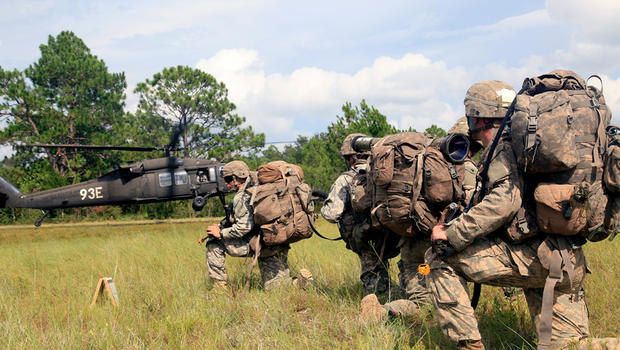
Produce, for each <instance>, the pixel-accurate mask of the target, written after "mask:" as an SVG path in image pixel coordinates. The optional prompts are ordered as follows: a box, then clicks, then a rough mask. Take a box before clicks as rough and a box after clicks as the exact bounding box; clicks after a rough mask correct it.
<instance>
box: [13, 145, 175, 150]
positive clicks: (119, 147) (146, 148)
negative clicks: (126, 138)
mask: <svg viewBox="0 0 620 350" xmlns="http://www.w3.org/2000/svg"><path fill="white" fill-rule="evenodd" d="M15 146H16V147H41V148H79V149H93V150H115V151H137V152H151V151H163V150H165V147H133V146H109V145H70V144H52V143H27V144H21V145H15Z"/></svg>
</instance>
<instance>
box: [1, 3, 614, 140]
mask: <svg viewBox="0 0 620 350" xmlns="http://www.w3.org/2000/svg"><path fill="white" fill-rule="evenodd" d="M618 18H620V2H617V1H611V0H609V1H600V0H590V1H587V2H586V1H581V0H548V1H546V2H543V1H520V2H506V1H449V0H445V1H442V0H437V1H389V0H387V1H381V2H378V1H362V0H358V1H321V0H316V1H245V0H225V1H174V2H172V1H156V0H153V1H98V2H96V1H44V0H43V1H33V0H22V1H19V2H8V1H3V2H2V3H0V28H1V29H0V66H2V68H4V69H13V68H17V69H24V68H25V67H27V66H28V65H30V64H32V63H33V62H35V61H36V60H37V59H38V58H39V56H40V52H39V48H38V47H39V45H40V44H43V43H46V42H47V37H48V35H57V34H58V33H59V32H60V31H62V30H71V31H73V32H74V33H76V35H78V36H79V37H80V38H82V39H83V40H84V42H85V43H86V45H87V46H88V47H90V49H91V51H92V52H93V53H94V54H95V55H97V56H98V57H99V58H101V59H103V60H104V61H105V62H106V63H107V65H108V68H109V70H110V71H112V72H125V74H126V76H127V82H128V86H129V88H128V91H127V95H128V99H127V108H128V109H129V110H132V109H134V108H135V106H136V102H137V100H136V97H135V96H134V95H133V93H132V90H133V89H134V88H135V86H136V84H137V83H139V82H142V81H144V80H146V79H147V78H150V77H151V76H152V75H153V74H155V73H157V72H159V71H161V70H162V69H163V68H164V67H169V66H174V65H179V64H180V65H188V66H191V67H197V68H200V69H203V70H205V71H206V72H208V73H210V74H212V75H214V76H215V77H216V78H217V79H218V80H220V81H223V82H224V83H225V84H226V85H227V87H228V88H229V97H230V99H231V100H232V101H233V102H234V103H235V104H236V105H237V111H238V113H239V114H241V115H243V116H245V117H246V119H247V123H248V124H249V125H252V126H253V127H254V128H255V129H256V130H257V131H260V132H264V133H265V134H266V136H267V141H282V140H294V139H295V138H296V135H299V134H303V135H311V134H313V133H315V132H319V131H324V130H325V129H326V127H327V125H329V123H330V122H332V121H333V120H335V118H336V115H340V114H341V112H340V108H341V106H342V104H343V103H344V102H346V101H350V102H352V103H353V104H359V102H360V101H361V99H362V98H365V99H366V100H367V102H368V103H369V104H371V105H373V106H375V107H377V108H378V109H379V110H380V111H381V112H382V113H384V114H385V115H386V116H387V117H388V120H389V121H390V122H391V123H393V124H394V125H396V126H397V127H399V128H408V127H414V128H416V129H418V130H423V129H424V128H426V127H428V126H430V125H431V124H437V125H439V126H441V127H443V128H446V129H447V128H449V127H450V126H451V124H452V123H453V122H454V121H455V120H456V119H457V118H458V117H460V116H461V115H462V114H463V105H462V101H463V96H464V95H465V91H466V90H467V88H468V87H469V86H470V85H471V84H472V83H474V82H476V81H480V80H486V79H500V80H504V81H506V82H508V83H509V84H511V85H513V86H514V87H515V88H516V89H518V88H519V87H520V85H521V82H522V81H523V79H524V78H525V77H529V76H536V75H540V74H543V73H546V72H548V71H550V70H552V69H555V68H565V69H572V70H574V71H576V72H577V73H579V74H581V75H582V76H584V77H587V76H589V75H591V74H599V75H601V76H602V77H603V80H604V89H605V90H604V92H605V96H606V98H607V102H608V104H609V105H610V106H611V107H612V111H615V110H618V109H619V108H620V21H618V20H617V19H618ZM614 121H615V122H616V119H615V118H614Z"/></svg>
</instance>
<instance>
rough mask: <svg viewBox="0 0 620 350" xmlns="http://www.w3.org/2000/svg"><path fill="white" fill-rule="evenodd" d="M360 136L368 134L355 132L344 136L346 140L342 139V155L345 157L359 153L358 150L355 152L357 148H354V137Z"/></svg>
mask: <svg viewBox="0 0 620 350" xmlns="http://www.w3.org/2000/svg"><path fill="white" fill-rule="evenodd" d="M359 136H366V135H364V134H360V133H355V134H349V135H347V137H345V138H344V141H342V147H340V155H341V156H343V157H345V156H352V155H354V154H357V152H355V150H354V149H353V139H354V138H356V137H359Z"/></svg>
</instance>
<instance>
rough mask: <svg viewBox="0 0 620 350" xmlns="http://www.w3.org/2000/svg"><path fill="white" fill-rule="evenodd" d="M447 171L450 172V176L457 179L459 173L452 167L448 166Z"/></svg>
mask: <svg viewBox="0 0 620 350" xmlns="http://www.w3.org/2000/svg"><path fill="white" fill-rule="evenodd" d="M448 171H449V172H450V177H451V178H452V179H457V178H458V177H459V175H458V174H457V173H456V170H454V168H453V167H449V168H448Z"/></svg>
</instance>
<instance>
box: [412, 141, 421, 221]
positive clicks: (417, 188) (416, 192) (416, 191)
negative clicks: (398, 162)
mask: <svg viewBox="0 0 620 350" xmlns="http://www.w3.org/2000/svg"><path fill="white" fill-rule="evenodd" d="M415 162H416V165H415V178H414V179H413V191H412V192H413V193H412V194H411V207H409V217H410V218H411V219H414V217H413V213H414V212H415V209H416V207H417V204H418V197H419V196H420V192H421V191H422V180H424V178H423V177H422V173H423V171H422V170H423V167H424V152H420V153H418V154H417V155H416V160H415Z"/></svg>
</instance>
